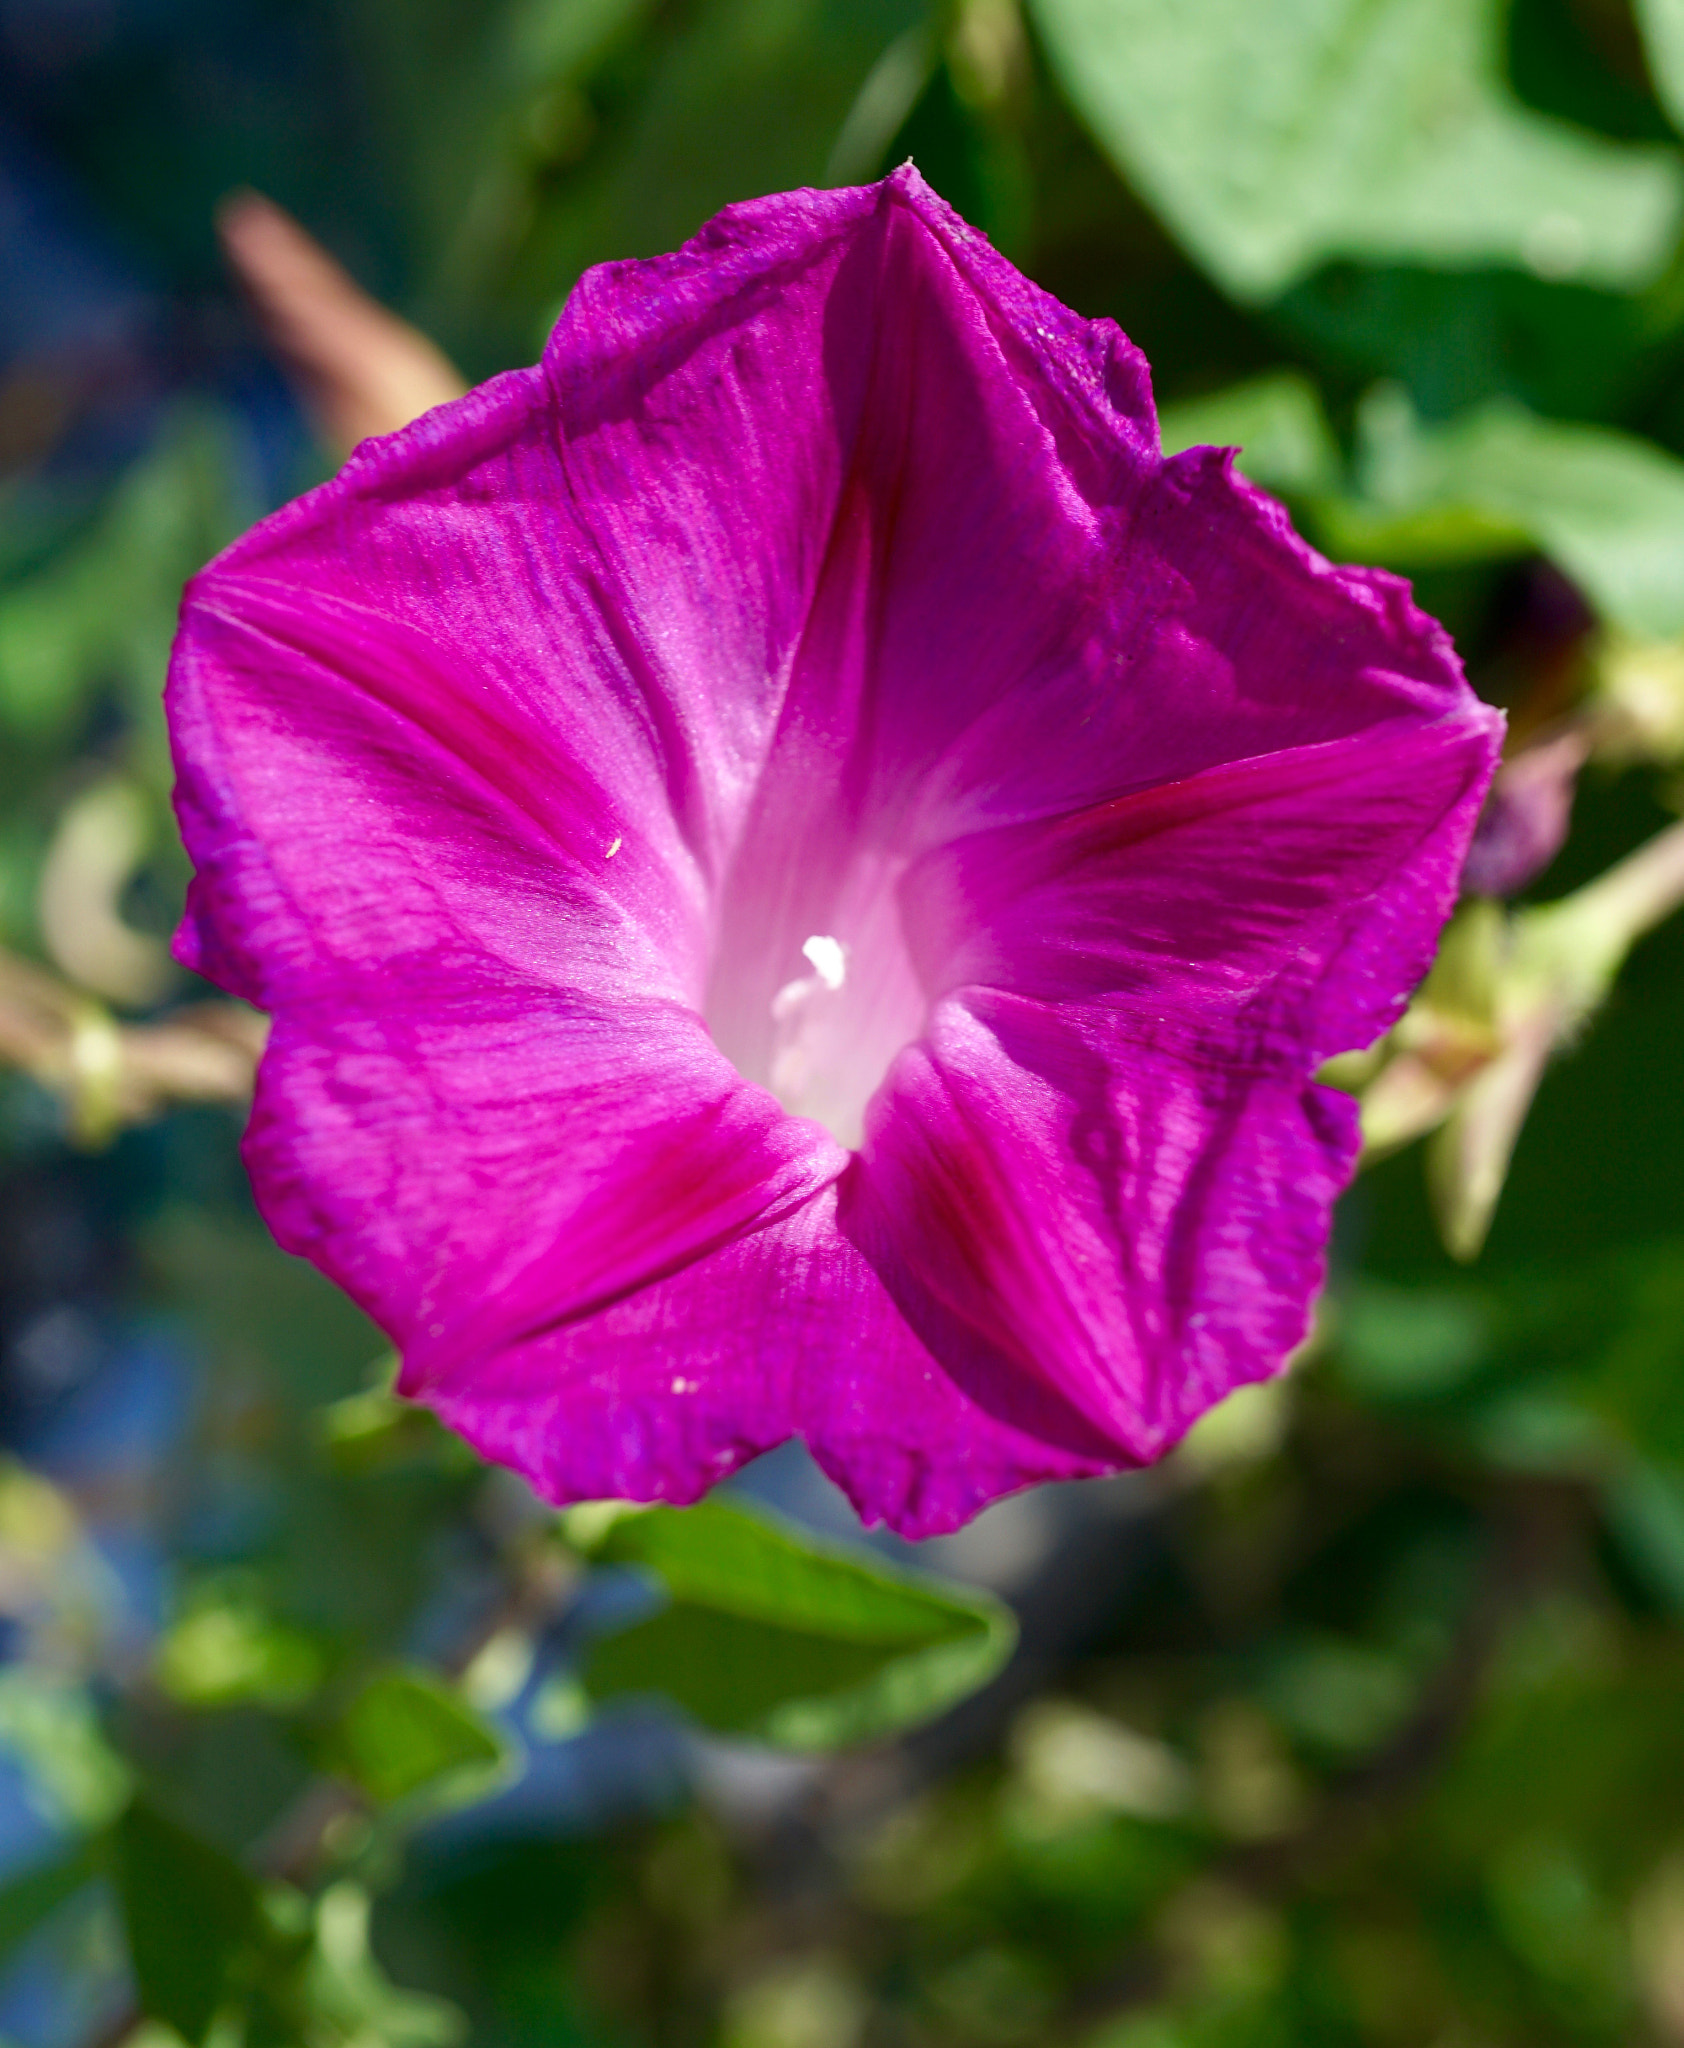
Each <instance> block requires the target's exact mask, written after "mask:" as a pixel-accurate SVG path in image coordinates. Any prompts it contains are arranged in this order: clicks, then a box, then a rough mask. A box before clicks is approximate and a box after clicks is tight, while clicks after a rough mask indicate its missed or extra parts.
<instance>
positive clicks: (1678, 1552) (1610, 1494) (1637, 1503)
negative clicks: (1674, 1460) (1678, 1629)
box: [1603, 1461, 1684, 1614]
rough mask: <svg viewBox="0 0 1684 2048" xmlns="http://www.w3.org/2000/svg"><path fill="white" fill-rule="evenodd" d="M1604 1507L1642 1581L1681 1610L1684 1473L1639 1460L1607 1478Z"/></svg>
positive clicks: (1683, 1593)
mask: <svg viewBox="0 0 1684 2048" xmlns="http://www.w3.org/2000/svg"><path fill="white" fill-rule="evenodd" d="M1603 1511H1604V1513H1605V1515H1606V1516H1607V1521H1608V1527H1609V1529H1610V1530H1611V1532H1612V1534H1613V1536H1614V1539H1615V1541H1616V1543H1617V1544H1618V1545H1619V1547H1620V1549H1621V1550H1622V1551H1623V1552H1624V1554H1625V1556H1626V1557H1627V1558H1628V1559H1629V1561H1630V1562H1631V1564H1632V1565H1633V1566H1635V1568H1636V1570H1637V1571H1638V1573H1639V1574H1640V1575H1641V1577H1642V1578H1643V1580H1644V1581H1645V1583H1646V1584H1647V1585H1648V1586H1649V1587H1650V1589H1651V1590H1652V1591H1653V1592H1654V1593H1655V1594H1656V1595H1657V1596H1658V1597H1659V1598H1660V1599H1661V1600H1664V1601H1665V1602H1666V1604H1667V1605H1668V1606H1669V1607H1671V1608H1672V1609H1673V1610H1674V1612H1676V1613H1679V1614H1684V1473H1681V1472H1680V1471H1678V1470H1677V1468H1676V1467H1667V1466H1662V1465H1655V1464H1649V1463H1647V1462H1644V1461H1639V1462H1637V1463H1635V1464H1633V1465H1632V1466H1630V1467H1629V1468H1628V1469H1627V1470H1625V1471H1623V1472H1621V1473H1618V1474H1617V1475H1616V1476H1615V1477H1614V1478H1613V1479H1612V1480H1610V1482H1609V1484H1608V1486H1607V1487H1606V1489H1605V1490H1604V1494H1603Z"/></svg>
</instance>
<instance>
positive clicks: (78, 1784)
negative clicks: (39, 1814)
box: [0, 1664, 129, 1828]
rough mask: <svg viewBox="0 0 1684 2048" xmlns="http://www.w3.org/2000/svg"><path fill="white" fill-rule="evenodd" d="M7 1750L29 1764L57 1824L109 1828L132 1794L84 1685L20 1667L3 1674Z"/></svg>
mask: <svg viewBox="0 0 1684 2048" xmlns="http://www.w3.org/2000/svg"><path fill="white" fill-rule="evenodd" d="M0 1749H4V1750H6V1751H8V1752H9V1753H10V1754H11V1755H12V1756H14V1757H15V1758H16V1759H17V1761H18V1762H19V1764H21V1765H22V1767H23V1769H24V1771H25V1773H26V1775H27V1777H28V1780H29V1787H30V1791H31V1794H32V1796H33V1798H34V1801H35V1803H36V1804H37V1805H38V1806H39V1807H41V1808H42V1809H44V1810H45V1811H46V1813H47V1814H48V1815H49V1816H50V1817H51V1818H52V1819H54V1820H57V1821H69V1822H72V1823H73V1824H75V1825H77V1826H79V1827H84V1828H98V1827H103V1826H104V1825H105V1823H106V1822H107V1821H109V1820H110V1819H111V1817H112V1815H113V1814H114V1813H115V1812H116V1811H117V1809H118V1808H119V1807H120V1806H121V1805H122V1804H123V1802H124V1800H125V1799H126V1798H127V1797H128V1793H129V1774H128V1768H127V1766H126V1765H125V1764H124V1762H123V1760H122V1759H121V1757H119V1756H118V1755H117V1753H116V1751H115V1750H113V1749H112V1748H111V1746H110V1744H109V1743H108V1742H107V1741H106V1739H105V1736H104V1733H103V1731H102V1730H101V1728H100V1725H99V1717H98V1715H97V1714H96V1713H95V1711H94V1706H93V1702H92V1700H90V1698H89V1697H88V1695H87V1693H86V1692H85V1691H84V1690H83V1689H82V1688H81V1687H80V1686H78V1685H73V1684H71V1683H69V1682H68V1681H67V1680H65V1679H62V1678H56V1677H54V1676H52V1675H51V1674H50V1673H47V1672H43V1671H41V1670H38V1669H35V1668H32V1667H31V1666H29V1665H27V1664H17V1665H14V1666H12V1668H11V1669H9V1670H6V1671H0Z"/></svg>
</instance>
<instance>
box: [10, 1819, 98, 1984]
mask: <svg viewBox="0 0 1684 2048" xmlns="http://www.w3.org/2000/svg"><path fill="white" fill-rule="evenodd" d="M98 1874H99V1865H98V1862H97V1861H96V1859H95V1856H94V1853H93V1844H92V1841H91V1840H90V1839H89V1838H86V1837H84V1838H83V1839H82V1840H81V1841H78V1842H75V1843H73V1844H72V1845H71V1846H70V1847H69V1848H68V1849H66V1850H65V1851H63V1852H62V1853H61V1854H60V1855H57V1856H53V1857H51V1858H49V1859H48V1860H47V1861H46V1862H44V1863H37V1864H35V1865H34V1866H33V1868H31V1869H29V1870H25V1871H23V1872H21V1873H20V1874H19V1875H18V1876H16V1877H12V1878H8V1879H7V1880H6V1882H5V1883H4V1884H0V1959H3V1958H4V1957H6V1956H9V1955H10V1954H11V1953H12V1951H13V1950H14V1949H15V1948H17V1947H18V1946H19V1945H20V1944H21V1943H22V1942H25V1941H27V1940H28V1939H29V1937H30V1935H32V1934H33V1933H34V1932H35V1930H36V1928H37V1927H39V1926H40V1925H41V1923H42V1921H43V1920H45V1919H46V1918H47V1917H48V1915H49V1914H51V1913H54V1912H56V1911H57V1910H58V1908H59V1907H60V1906H62V1905H63V1904H64V1902H65V1900H66V1899H70V1898H74V1897H75V1895H76V1894H77V1893H78V1892H79V1891H80V1890H81V1889H82V1887H83V1885H85V1884H87V1883H88V1882H89V1880H90V1879H92V1878H94V1877H96V1876H97V1875H98Z"/></svg>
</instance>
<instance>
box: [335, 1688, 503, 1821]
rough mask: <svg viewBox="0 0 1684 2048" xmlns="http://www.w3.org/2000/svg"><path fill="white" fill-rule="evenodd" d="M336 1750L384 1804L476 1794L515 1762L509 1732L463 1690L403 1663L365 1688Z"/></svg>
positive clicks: (450, 1800) (338, 1734)
mask: <svg viewBox="0 0 1684 2048" xmlns="http://www.w3.org/2000/svg"><path fill="white" fill-rule="evenodd" d="M331 1752H332V1756H333V1760H334V1762H335V1764H336V1765H337V1767H338V1768H339V1769H340V1770H342V1771H343V1772H344V1773H345V1775H346V1776H347V1777H348V1778H350V1779H351V1780H352V1782H353V1783H354V1784H356V1785H358V1786H359V1787H360V1788H361V1789H362V1790H363V1791H364V1792H366V1793H367V1794H368V1796H369V1798H371V1799H373V1800H375V1801H376V1802H377V1803H378V1804H380V1805H383V1806H384V1805H390V1804H392V1803H393V1802H394V1801H397V1800H400V1799H416V1798H422V1797H425V1799H426V1800H427V1802H428V1803H429V1804H457V1803H459V1802H461V1801H463V1800H467V1799H472V1798H476V1797H478V1796H480V1795H481V1794H482V1793H483V1792H485V1791H486V1790H487V1789H488V1788H489V1786H490V1785H491V1783H492V1782H493V1781H494V1780H495V1778H496V1777H497V1776H498V1775H499V1774H500V1772H501V1771H502V1770H503V1768H504V1766H505V1765H506V1763H507V1761H508V1749H507V1745H506V1744H505V1743H504V1742H503V1740H502V1738H501V1737H500V1736H499V1735H498V1734H497V1732H496V1731H495V1729H493V1728H491V1727H490V1726H489V1725H488V1724H487V1723H486V1722H485V1721H483V1720H482V1719H481V1718H480V1716H479V1715H478V1714H476V1713H475V1712H474V1710H473V1708H472V1707H470V1706H469V1705H468V1704H467V1702H466V1701H465V1700H464V1699H463V1698H462V1696H461V1695H460V1694H459V1693H458V1692H456V1691H454V1690H453V1689H452V1688H451V1687H449V1686H447V1685H446V1684H444V1683H443V1681H442V1680H440V1679H438V1678H435V1677H434V1676H433V1675H432V1674H431V1673H430V1672H426V1671H415V1670H406V1669H401V1668H394V1669H392V1670H389V1671H382V1672H380V1673H379V1674H378V1675H377V1676H375V1677H374V1678H372V1679H370V1680H369V1682H368V1683H367V1684H366V1685H365V1686H364V1687H363V1689H362V1691H361V1692H359V1693H358V1694H357V1696H356V1698H355V1699H353V1700H352V1702H351V1704H350V1706H349V1707H348V1708H347V1709H346V1710H345V1712H344V1714H343V1715H342V1716H341V1718H340V1721H339V1724H338V1727H337V1728H336V1730H335V1731H334V1736H333V1740H332V1745H331Z"/></svg>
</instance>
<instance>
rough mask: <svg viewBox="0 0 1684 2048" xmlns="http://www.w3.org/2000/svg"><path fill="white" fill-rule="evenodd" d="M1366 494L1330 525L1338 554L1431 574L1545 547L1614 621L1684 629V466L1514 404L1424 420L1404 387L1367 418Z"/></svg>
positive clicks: (1362, 467) (1335, 508)
mask: <svg viewBox="0 0 1684 2048" xmlns="http://www.w3.org/2000/svg"><path fill="white" fill-rule="evenodd" d="M1357 475H1358V485H1359V495H1358V496H1357V498H1355V499H1343V500H1327V501H1324V502H1323V503H1322V504H1321V505H1320V506H1319V507H1318V509H1317V515H1316V516H1317V524H1318V527H1319V529H1320V533H1321V536H1322V538H1323V540H1324V542H1325V543H1326V545H1327V546H1328V547H1329V548H1330V549H1331V550H1332V551H1333V552H1334V553H1336V554H1339V555H1341V556H1344V557H1346V558H1347V559H1355V560H1362V561H1377V562H1385V563H1387V564H1389V565H1390V566H1392V567H1394V568H1400V569H1422V568H1428V567H1432V566H1434V565H1437V564H1441V563H1449V562H1464V561H1470V560H1475V559H1478V558H1479V557H1481V556H1501V555H1505V554H1514V553H1518V552H1522V551H1524V550H1526V549H1528V548H1534V547H1535V548H1538V549H1541V550H1542V551H1543V552H1544V553H1545V554H1547V555H1548V556H1549V557H1550V558H1551V560H1552V561H1554V562H1555V563H1556V565H1557V566H1558V567H1559V568H1561V569H1562V570H1564V571H1565V572H1566V574H1567V575H1569V576H1571V577H1572V578H1573V580H1574V582H1576V583H1577V584H1578V585H1579V587H1580V588H1581V589H1582V590H1583V591H1584V593H1585V596H1586V597H1587V598H1588V599H1589V600H1590V602H1591V603H1592V604H1593V605H1594V606H1595V607H1596V609H1597V610H1598V611H1599V612H1600V613H1601V614H1602V616H1603V617H1604V618H1605V619H1607V620H1609V621H1610V622H1611V623H1612V624H1614V625H1616V626H1620V627H1622V628H1624V629H1625V630H1626V631H1627V632H1629V633H1633V634H1637V635H1641V636H1644V637H1647V638H1650V639H1668V638H1671V637H1674V636H1676V635H1678V634H1681V633H1684V576H1681V575H1680V574H1679V564H1680V562H1681V561H1684V463H1680V462H1678V461H1676V460H1675V459H1674V458H1673V457H1672V456H1670V455H1666V454H1663V453H1662V451H1661V450H1660V449H1658V448H1655V447H1652V446H1651V445H1650V444H1649V443H1648V442H1646V441H1640V440H1638V439H1637V438H1636V437H1635V436H1633V435H1630V434H1621V433H1616V432H1614V431H1613V430H1612V429H1610V428H1607V427H1589V426H1578V425H1571V424H1565V423H1563V422H1561V421H1557V420H1543V419H1539V418H1537V417H1536V416H1535V415H1534V414H1532V413H1529V412H1527V411H1526V410H1525V409H1524V408H1523V407H1521V406H1518V405H1515V404H1513V403H1511V402H1509V401H1506V400H1499V401H1497V402H1495V403H1493V404H1491V405H1487V406H1482V407H1480V408H1479V409H1477V410H1476V411H1473V412H1470V413H1466V414H1464V415H1463V416H1462V417H1460V418H1459V419H1456V420H1453V421H1451V422H1450V423H1449V424H1448V425H1446V426H1442V427H1433V426H1423V425H1422V424H1421V423H1420V422H1419V421H1418V420H1417V419H1416V418H1415V415H1414V412H1413V410H1412V409H1411V407H1410V404H1409V401H1408V399H1407V397H1406V396H1405V395H1404V394H1403V392H1402V391H1401V390H1398V389H1397V388H1395V387H1391V386H1388V387H1384V388H1383V389H1381V390H1379V391H1377V392H1374V393H1372V394H1370V396H1369V398H1368V400H1367V401H1366V402H1365V403H1364V405H1363V407H1362V410H1361V413H1360V415H1359V418H1358V452H1357Z"/></svg>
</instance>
